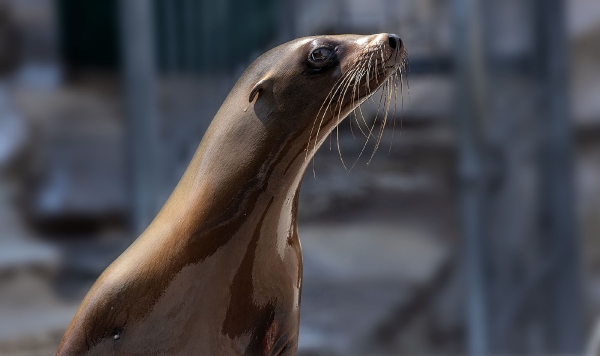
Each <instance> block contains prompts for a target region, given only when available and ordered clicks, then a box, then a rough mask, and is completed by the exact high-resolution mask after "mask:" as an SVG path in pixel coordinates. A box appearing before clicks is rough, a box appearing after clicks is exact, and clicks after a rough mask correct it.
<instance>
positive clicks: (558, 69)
mask: <svg viewBox="0 0 600 356" xmlns="http://www.w3.org/2000/svg"><path fill="white" fill-rule="evenodd" d="M536 14H537V16H538V18H537V41H538V47H537V51H536V53H537V58H536V59H537V61H536V62H537V69H538V75H539V81H540V83H539V88H540V91H541V98H540V101H539V108H540V110H539V112H540V122H539V129H540V130H541V132H542V142H541V166H540V180H541V181H540V185H541V189H540V193H541V194H540V198H541V202H540V208H541V214H540V221H541V224H542V226H541V233H542V238H543V239H544V241H545V245H546V250H547V251H548V253H549V254H551V255H552V256H555V257H556V263H555V266H554V269H553V273H552V275H553V278H552V279H550V280H549V282H548V283H549V284H547V285H548V289H547V290H546V293H547V296H548V298H549V302H550V303H549V306H550V308H551V310H549V311H548V312H549V313H550V314H551V315H550V318H549V319H550V320H548V324H547V325H548V326H549V328H548V331H549V334H548V335H547V340H548V350H547V351H548V352H558V353H561V354H581V353H582V351H583V311H582V301H583V298H582V291H581V275H580V270H579V262H580V258H579V251H578V239H577V227H576V226H577V223H576V217H575V204H574V196H575V194H574V182H573V131H572V127H571V122H570V120H569V103H568V98H569V95H568V92H567V88H568V80H567V68H568V65H567V64H568V63H567V62H568V61H567V56H566V54H567V53H568V48H567V39H566V29H565V6H564V1H563V0H537V1H536Z"/></svg>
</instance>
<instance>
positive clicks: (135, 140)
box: [119, 0, 158, 234]
mask: <svg viewBox="0 0 600 356" xmlns="http://www.w3.org/2000/svg"><path fill="white" fill-rule="evenodd" d="M119 3H120V11H121V33H122V54H123V58H122V68H123V74H124V79H125V97H126V114H127V129H128V131H127V142H128V150H129V162H130V184H131V194H132V216H133V228H134V229H135V233H136V234H139V233H140V232H142V231H143V230H144V229H145V228H146V227H147V226H148V224H149V223H150V221H151V220H152V218H153V217H154V214H155V213H156V210H157V206H156V204H157V192H158V179H157V172H158V170H157V153H158V150H157V144H158V109H157V98H156V96H157V93H156V60H155V47H154V46H155V44H154V26H153V14H152V5H153V2H152V1H148V0H122V1H120V2H119Z"/></svg>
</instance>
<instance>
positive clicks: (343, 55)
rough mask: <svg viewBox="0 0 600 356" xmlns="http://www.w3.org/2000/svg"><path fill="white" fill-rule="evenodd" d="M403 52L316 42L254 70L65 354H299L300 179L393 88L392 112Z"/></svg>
mask: <svg viewBox="0 0 600 356" xmlns="http://www.w3.org/2000/svg"><path fill="white" fill-rule="evenodd" d="M404 53H405V51H404V46H403V44H402V41H401V40H400V39H399V38H398V36H396V35H391V34H378V35H372V36H359V35H342V36H318V37H306V38H301V39H297V40H294V41H291V42H289V43H286V44H283V45H281V46H279V47H276V48H274V49H272V50H270V51H269V52H267V53H265V54H263V55H262V56H260V57H259V58H258V59H257V60H256V61H254V63H252V64H251V65H250V67H249V68H248V69H247V70H246V71H245V72H244V74H243V75H242V76H241V78H240V79H239V80H238V82H237V84H236V85H235V87H234V88H233V89H232V90H231V93H230V94H229V96H228V97H227V98H226V100H225V102H224V103H223V105H222V106H221V108H220V109H219V111H218V112H217V114H216V116H215V118H214V119H213V121H212V123H211V125H210V127H209V128H208V130H207V132H206V134H205V136H204V138H203V139H202V142H201V143H200V146H199V148H198V150H197V151H196V153H195V155H194V157H193V159H192V162H191V163H190V165H189V167H188V168H187V170H186V172H185V173H184V175H183V177H182V179H181V181H180V182H179V184H178V185H177V187H176V188H175V190H174V191H173V193H172V195H171V196H170V198H169V199H168V201H167V202H166V203H165V205H164V207H163V208H162V209H161V211H160V212H159V213H158V215H157V216H156V218H155V219H154V221H153V222H152V223H151V224H150V226H149V227H148V228H147V229H146V230H145V231H144V232H143V233H142V234H141V235H140V237H139V238H138V239H137V240H136V241H135V242H134V243H133V244H132V245H131V246H130V247H129V248H128V249H127V250H126V251H125V252H124V253H123V254H122V255H121V256H120V257H119V258H118V259H117V260H115V261H114V262H113V263H112V264H111V265H110V266H109V267H108V268H107V269H106V270H105V271H104V272H103V273H102V275H101V276H100V277H99V278H98V280H97V281H96V283H95V284H94V285H93V286H92V288H91V290H90V291H89V293H88V294H87V295H86V297H85V299H84V300H83V302H82V304H81V306H80V307H79V309H78V311H77V313H76V314H75V317H74V318H73V321H72V322H71V324H70V325H69V327H68V329H67V331H66V333H65V336H64V337H63V339H62V343H61V345H60V347H59V349H58V353H57V355H61V356H62V355H293V354H295V353H296V350H297V341H298V327H299V308H300V290H301V285H302V253H301V249H300V241H299V239H298V232H297V227H296V215H297V209H298V191H299V188H300V183H301V181H302V177H303V175H304V172H305V170H306V168H307V166H308V164H309V162H310V160H311V157H312V156H313V154H314V153H315V151H316V149H317V148H318V147H319V146H320V145H321V144H322V143H323V141H324V140H325V138H326V137H327V136H328V135H329V133H331V131H332V130H333V129H334V128H335V127H336V126H337V125H338V124H339V122H340V121H341V120H342V119H343V118H344V117H346V116H347V115H348V114H349V113H350V112H351V111H353V110H354V109H356V108H357V107H358V106H359V105H360V103H362V102H363V101H364V100H366V99H367V98H368V97H369V96H371V95H372V94H373V93H374V92H375V91H376V90H377V89H378V88H380V87H381V86H382V85H388V90H387V91H386V92H385V95H384V96H382V100H383V102H384V106H386V105H387V107H388V108H389V106H390V102H391V96H392V94H393V91H394V89H395V88H396V86H395V82H393V80H394V79H395V78H396V79H397V78H398V76H399V75H400V74H401V71H402V70H403V68H404V63H405V55H404ZM386 103H387V104H386ZM385 117H387V114H386V116H385ZM381 122H383V123H384V122H385V118H382V121H381ZM365 131H367V132H366V137H367V139H368V138H369V137H376V136H377V135H374V133H373V126H371V127H365Z"/></svg>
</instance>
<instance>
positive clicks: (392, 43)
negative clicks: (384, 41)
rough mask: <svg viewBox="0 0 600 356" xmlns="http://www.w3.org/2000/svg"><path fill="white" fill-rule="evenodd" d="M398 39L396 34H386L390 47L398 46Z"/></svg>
mask: <svg viewBox="0 0 600 356" xmlns="http://www.w3.org/2000/svg"><path fill="white" fill-rule="evenodd" d="M398 41H400V39H399V38H398V36H396V35H388V42H389V43H390V47H392V49H396V47H397V46H398Z"/></svg>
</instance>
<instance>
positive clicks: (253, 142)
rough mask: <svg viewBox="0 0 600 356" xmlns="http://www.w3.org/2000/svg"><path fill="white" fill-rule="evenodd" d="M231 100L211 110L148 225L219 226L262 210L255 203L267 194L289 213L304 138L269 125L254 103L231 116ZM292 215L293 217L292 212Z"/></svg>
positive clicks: (303, 159)
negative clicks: (175, 181)
mask: <svg viewBox="0 0 600 356" xmlns="http://www.w3.org/2000/svg"><path fill="white" fill-rule="evenodd" d="M229 104H231V103H230V101H229V100H227V101H225V103H224V104H223V107H222V109H221V110H219V112H218V113H217V115H216V116H215V118H214V120H213V122H212V124H211V126H210V127H209V129H208V130H207V132H206V134H205V137H204V138H203V140H202V142H201V144H200V145H199V147H198V149H197V151H196V153H195V155H194V157H193V159H192V162H191V163H190V165H189V167H188V168H187V170H186V172H185V173H184V175H183V177H182V179H181V181H180V182H179V184H178V185H177V187H176V189H175V190H174V192H173V194H172V195H171V197H170V198H169V200H168V201H167V203H166V204H165V206H164V207H163V209H162V210H161V212H160V213H159V214H158V216H157V218H156V219H155V221H154V222H153V223H152V224H151V225H150V227H149V230H150V229H151V228H152V227H154V226H157V225H164V224H167V225H172V224H174V223H175V224H176V225H182V226H183V227H186V229H192V228H193V226H199V225H203V226H217V225H218V224H222V223H223V222H225V221H228V220H230V219H235V218H242V217H244V218H247V219H248V218H251V217H250V216H249V215H250V214H253V213H257V212H260V211H261V209H260V208H259V205H261V204H263V205H264V204H267V203H268V202H270V201H271V200H272V203H271V209H273V210H274V211H277V210H281V209H284V210H283V211H287V213H288V214H293V213H292V210H293V209H292V206H291V205H289V204H290V201H295V196H296V195H297V191H298V188H299V185H300V182H301V180H302V176H303V173H304V169H305V168H306V161H309V159H307V158H306V157H305V147H306V144H305V140H304V138H303V137H301V136H302V135H295V134H285V132H282V131H281V130H279V131H277V130H273V127H267V126H266V125H267V124H265V123H264V122H262V121H261V120H260V119H259V118H258V117H257V115H256V113H255V112H254V110H253V107H250V109H247V110H246V112H243V109H240V110H239V111H240V112H239V113H238V115H236V117H231V116H230V115H229V114H230V113H231V110H232V109H231V108H228V105H229ZM246 106H250V105H249V104H246ZM223 108H227V111H224V110H223ZM224 113H225V114H224ZM303 143H304V144H303ZM284 205H288V207H287V208H284ZM290 218H292V220H294V221H295V217H294V216H291V217H290ZM286 220H287V219H286ZM267 221H271V222H273V223H275V224H276V223H277V222H276V221H272V220H268V219H267ZM265 228H266V229H267V230H268V229H270V228H269V227H265ZM276 228H277V227H276V226H273V229H276ZM175 230H179V229H175ZM175 230H174V231H175ZM176 234H177V235H178V236H181V234H180V233H179V232H177V233H176Z"/></svg>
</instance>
